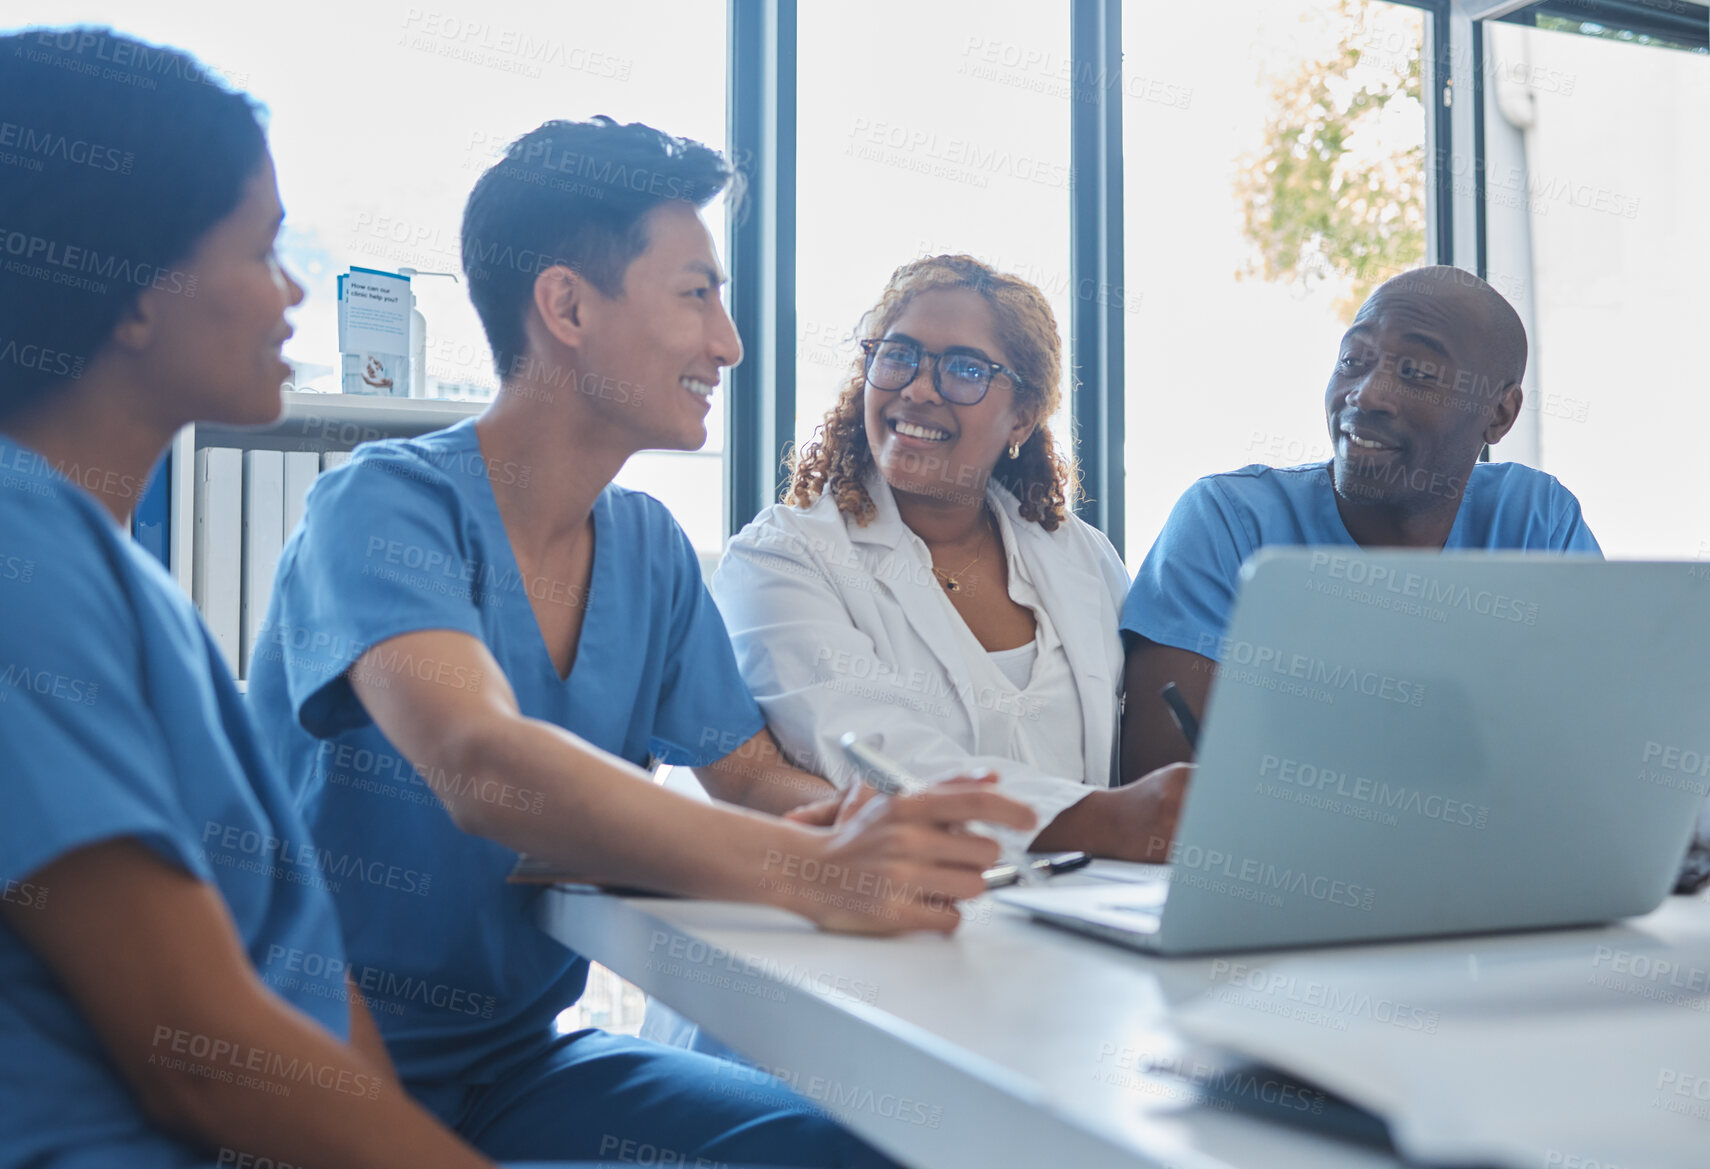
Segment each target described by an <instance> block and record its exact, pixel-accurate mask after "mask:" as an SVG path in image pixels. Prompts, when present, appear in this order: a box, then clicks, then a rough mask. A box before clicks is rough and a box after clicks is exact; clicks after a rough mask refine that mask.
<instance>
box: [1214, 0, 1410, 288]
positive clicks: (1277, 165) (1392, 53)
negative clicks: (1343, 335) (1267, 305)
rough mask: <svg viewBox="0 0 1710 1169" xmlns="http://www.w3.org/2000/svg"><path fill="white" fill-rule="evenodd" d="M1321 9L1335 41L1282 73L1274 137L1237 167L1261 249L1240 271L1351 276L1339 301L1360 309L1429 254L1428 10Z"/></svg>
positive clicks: (1378, 6) (1294, 277)
mask: <svg viewBox="0 0 1710 1169" xmlns="http://www.w3.org/2000/svg"><path fill="white" fill-rule="evenodd" d="M1321 15H1322V18H1323V19H1325V20H1327V21H1328V24H1329V27H1328V30H1327V32H1328V35H1329V37H1331V38H1332V39H1333V43H1334V46H1335V47H1334V48H1333V49H1332V50H1331V51H1329V52H1327V53H1324V54H1321V55H1320V56H1319V57H1318V58H1317V59H1313V60H1308V61H1306V62H1305V63H1304V64H1301V65H1299V66H1298V67H1296V68H1295V69H1294V70H1292V71H1291V72H1290V73H1289V74H1288V75H1286V76H1283V77H1281V78H1276V79H1273V81H1272V108H1271V113H1270V115H1269V116H1268V117H1267V119H1266V123H1265V135H1264V142H1263V145H1262V147H1261V148H1260V149H1259V150H1258V151H1257V152H1256V153H1253V154H1249V155H1247V156H1246V157H1244V158H1243V159H1242V160H1241V163H1240V169H1239V171H1238V172H1237V176H1236V180H1235V193H1236V195H1237V197H1238V198H1239V199H1240V201H1241V206H1242V213H1243V225H1244V230H1245V234H1246V236H1247V238H1248V240H1249V241H1251V243H1252V244H1253V246H1254V251H1255V256H1254V258H1253V259H1252V260H1251V261H1250V262H1249V263H1248V265H1247V268H1246V270H1245V271H1244V272H1241V273H1238V275H1240V276H1258V277H1261V278H1263V279H1265V280H1271V281H1286V282H1290V283H1294V284H1296V285H1298V286H1301V287H1304V288H1313V287H1317V286H1319V285H1321V284H1323V283H1325V282H1334V283H1336V284H1338V285H1343V286H1345V287H1346V289H1347V291H1346V292H1345V294H1343V295H1341V296H1339V297H1338V298H1337V302H1336V307H1337V310H1338V311H1339V312H1340V313H1341V315H1342V318H1343V320H1350V319H1352V317H1353V314H1354V310H1355V309H1356V308H1358V306H1359V304H1360V302H1361V301H1363V300H1364V299H1365V298H1366V296H1367V295H1368V294H1370V292H1371V291H1372V289H1374V288H1375V287H1377V285H1379V284H1381V283H1382V282H1383V281H1384V280H1386V279H1388V278H1389V277H1390V276H1392V275H1394V274H1395V273H1397V272H1399V271H1403V270H1405V269H1407V268H1410V267H1413V266H1415V265H1417V264H1419V263H1421V262H1422V261H1423V260H1424V258H1425V182H1426V179H1425V147H1424V137H1423V134H1424V110H1423V106H1422V104H1421V102H1420V83H1421V62H1420V56H1421V48H1422V44H1421V40H1422V38H1421V35H1420V17H1419V14H1418V12H1417V11H1416V10H1411V9H1404V8H1400V7H1399V6H1397V5H1394V4H1388V3H1383V2H1382V0H1339V2H1338V3H1337V5H1336V6H1335V7H1334V8H1333V9H1327V10H1321ZM1404 128H1405V129H1404ZM1413 129H1416V130H1417V133H1416V134H1415V133H1411V130H1413ZM1398 131H1400V132H1399V133H1398ZM1400 138H1406V139H1408V140H1407V141H1405V142H1400V143H1399V144H1398V142H1397V140H1398V139H1400Z"/></svg>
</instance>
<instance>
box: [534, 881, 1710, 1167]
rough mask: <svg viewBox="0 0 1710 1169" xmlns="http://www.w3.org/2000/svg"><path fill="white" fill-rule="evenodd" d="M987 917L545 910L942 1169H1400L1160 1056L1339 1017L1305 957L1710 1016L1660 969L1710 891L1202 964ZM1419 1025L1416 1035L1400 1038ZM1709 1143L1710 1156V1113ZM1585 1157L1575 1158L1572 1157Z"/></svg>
mask: <svg viewBox="0 0 1710 1169" xmlns="http://www.w3.org/2000/svg"><path fill="white" fill-rule="evenodd" d="M965 918H966V920H965V922H964V924H963V926H962V928H961V929H960V930H959V931H958V932H957V934H956V935H954V936H953V937H951V938H939V937H928V936H913V937H905V938H893V939H870V938H859V937H850V936H844V935H834V934H826V933H821V932H819V931H817V930H815V929H814V928H813V927H812V926H811V925H810V924H809V923H807V922H806V921H804V920H803V919H800V918H797V917H795V916H794V915H792V914H789V913H785V912H783V911H780V910H773V909H768V908H765V907H759V906H749V905H735V904H729V903H721V902H696V901H675V900H664V899H645V898H643V899H632V900H624V899H618V898H613V897H604V896H591V895H588V894H584V893H573V892H565V891H562V890H550V891H548V892H546V893H545V894H544V895H543V897H542V899H541V907H540V922H541V925H542V927H543V928H544V929H546V930H547V931H548V932H549V933H551V934H552V935H553V936H554V937H556V938H557V939H559V940H560V941H562V942H563V943H564V944H566V945H567V946H570V947H571V948H572V949H574V950H576V951H577V952H579V953H581V954H584V955H586V956H587V957H589V958H591V959H593V960H594V961H597V962H599V963H601V964H603V965H605V966H607V967H609V968H611V969H612V970H614V971H616V972H617V973H618V974H619V975H621V976H622V977H624V978H627V979H629V980H630V981H631V982H634V983H635V984H636V985H638V986H640V987H641V988H642V989H643V990H645V991H646V992H648V993H649V994H651V995H653V996H654V997H656V998H658V999H660V1000H662V1001H663V1002H665V1003H667V1004H668V1005H670V1006H671V1007H673V1008H675V1009H676V1010H677V1011H679V1012H680V1013H682V1014H683V1015H685V1016H687V1017H688V1018H690V1019H693V1020H695V1021H696V1022H698V1023H700V1024H701V1025H702V1027H703V1028H704V1029H705V1030H706V1031H707V1032H708V1033H709V1034H711V1035H713V1036H715V1037H716V1038H718V1039H720V1040H722V1041H723V1042H725V1043H727V1044H729V1045H730V1046H732V1047H733V1048H735V1049H737V1050H738V1051H741V1052H743V1053H744V1054H745V1055H747V1056H748V1057H749V1058H751V1059H753V1060H754V1061H755V1062H756V1063H757V1064H759V1065H760V1066H762V1067H764V1068H766V1069H768V1070H770V1071H772V1072H774V1073H775V1074H777V1075H779V1076H780V1077H781V1078H783V1079H784V1080H785V1081H786V1082H788V1083H790V1084H791V1086H793V1087H794V1088H795V1090H796V1091H798V1092H800V1093H801V1094H802V1095H804V1096H806V1097H808V1098H809V1099H812V1100H815V1101H817V1102H818V1103H820V1104H822V1105H823V1106H824V1107H825V1108H826V1109H827V1110H829V1111H830V1112H832V1113H833V1114H835V1115H837V1116H838V1118H839V1119H840V1120H842V1121H843V1122H844V1123H845V1124H847V1125H848V1126H849V1127H850V1128H852V1129H854V1130H855V1131H857V1132H858V1133H860V1134H861V1135H862V1136H863V1137H865V1138H866V1139H868V1140H869V1141H871V1142H872V1143H874V1144H875V1145H878V1146H879V1147H880V1148H882V1149H884V1150H885V1151H886V1152H888V1153H889V1154H891V1155H892V1156H894V1157H896V1158H897V1159H899V1160H901V1161H903V1162H905V1163H907V1164H909V1165H914V1166H920V1167H923V1169H940V1167H942V1169H953V1167H954V1169H959V1167H962V1166H980V1167H982V1169H987V1167H990V1169H997V1167H999V1166H1005V1165H1026V1166H1052V1167H1056V1166H1075V1167H1077V1169H1100V1167H1103V1166H1159V1167H1164V1166H1167V1167H1171V1169H1201V1167H1203V1169H1212V1167H1215V1166H1243V1167H1246V1166H1263V1167H1265V1169H1273V1167H1286V1166H1294V1165H1298V1166H1303V1167H1304V1166H1311V1167H1313V1169H1355V1167H1370V1166H1394V1165H1398V1164H1400V1162H1399V1161H1397V1160H1396V1159H1395V1158H1394V1157H1393V1156H1391V1155H1387V1154H1385V1153H1383V1152H1380V1151H1377V1150H1375V1149H1372V1148H1369V1147H1366V1146H1361V1145H1356V1144H1351V1143H1347V1142H1343V1141H1339V1140H1334V1139H1327V1138H1325V1137H1323V1136H1321V1135H1318V1134H1317V1133H1314V1132H1311V1131H1307V1130H1304V1129H1296V1128H1293V1127H1291V1126H1288V1125H1285V1124H1280V1123H1276V1122H1273V1121H1270V1120H1265V1119H1261V1118H1258V1117H1255V1116H1251V1115H1247V1114H1245V1113H1243V1112H1238V1111H1231V1110H1229V1109H1227V1108H1226V1107H1220V1106H1218V1105H1217V1104H1215V1103H1213V1102H1212V1101H1211V1100H1210V1099H1209V1098H1207V1097H1206V1096H1205V1095H1203V1094H1202V1093H1199V1092H1197V1091H1195V1090H1194V1089H1193V1088H1192V1086H1191V1084H1189V1083H1185V1082H1182V1081H1180V1080H1179V1079H1174V1078H1171V1077H1170V1076H1168V1075H1164V1074H1159V1073H1158V1072H1157V1070H1156V1065H1158V1064H1160V1063H1161V1064H1162V1065H1163V1066H1164V1067H1165V1068H1171V1067H1174V1068H1180V1069H1184V1070H1187V1071H1189V1072H1190V1073H1192V1072H1193V1071H1194V1070H1195V1069H1196V1068H1198V1069H1204V1068H1206V1067H1207V1066H1208V1065H1206V1064H1204V1063H1200V1062H1198V1061H1200V1060H1203V1059H1204V1058H1205V1057H1206V1053H1205V1052H1204V1050H1203V1049H1197V1048H1194V1047H1193V1046H1191V1045H1189V1044H1188V1043H1187V1042H1186V1041H1185V1040H1183V1039H1182V1037H1181V1036H1180V1034H1179V1033H1178V1032H1177V1031H1176V1030H1175V1029H1174V1028H1173V1027H1172V1025H1171V1016H1172V1013H1173V1012H1174V1011H1176V1010H1177V1009H1178V1008H1180V1007H1182V1006H1184V1005H1185V1004H1187V1003H1188V1002H1189V1001H1190V1000H1194V999H1197V998H1200V997H1201V996H1203V995H1206V994H1207V993H1208V992H1212V993H1215V994H1220V995H1222V996H1224V998H1225V999H1228V998H1229V996H1232V995H1247V994H1257V993H1259V992H1257V991H1255V990H1254V989H1253V988H1263V987H1265V986H1269V987H1270V988H1271V994H1270V995H1269V997H1268V998H1267V999H1266V1000H1265V1001H1263V1002H1261V1001H1259V1000H1258V999H1257V998H1255V1000H1254V1002H1253V1003H1252V1005H1253V1006H1254V1008H1255V1009H1258V1010H1266V1011H1272V1012H1274V1011H1275V1010H1276V1009H1277V1004H1278V1003H1279V1002H1282V1003H1283V1005H1284V1007H1285V1009H1288V1010H1296V1009H1299V1010H1302V1011H1306V1010H1311V1011H1318V1012H1320V1013H1321V1014H1322V1012H1323V1011H1324V1010H1325V1009H1326V1004H1325V1003H1323V1002H1322V1001H1317V1000H1314V999H1312V998H1310V997H1306V996H1300V995H1296V994H1295V993H1294V991H1293V990H1292V989H1291V990H1290V991H1289V992H1288V995H1287V997H1288V998H1291V999H1298V1000H1299V1003H1301V1004H1305V1005H1297V1004H1291V1003H1287V1002H1284V1000H1283V999H1279V998H1278V997H1277V992H1276V986H1277V985H1278V983H1279V981H1280V979H1279V978H1278V977H1276V976H1275V974H1276V972H1281V971H1284V970H1286V971H1289V972H1290V976H1291V977H1294V976H1297V975H1299V974H1300V973H1301V971H1302V970H1306V971H1308V972H1313V971H1316V972H1319V973H1322V972H1324V971H1330V972H1331V974H1330V975H1329V977H1330V978H1332V980H1342V981H1345V982H1346V983H1347V984H1348V985H1354V984H1356V983H1360V984H1369V983H1370V981H1371V980H1372V979H1374V978H1377V979H1382V978H1385V977H1390V976H1395V977H1397V978H1400V979H1403V980H1404V981H1405V983H1406V984H1407V985H1412V986H1415V987H1417V986H1421V985H1430V986H1432V987H1433V988H1434V989H1435V990H1436V991H1438V992H1440V993H1438V994H1435V995H1434V996H1433V1002H1434V1004H1435V1005H1434V1006H1433V1007H1432V1008H1431V1009H1434V1010H1435V1009H1441V1008H1442V1006H1443V1004H1444V1003H1445V1002H1455V1001H1457V1000H1456V998H1455V996H1456V995H1460V996H1471V995H1476V994H1480V993H1486V991H1487V990H1489V991H1491V992H1494V993H1498V994H1500V995H1503V996H1508V995H1511V994H1513V993H1514V991H1515V989H1516V985H1520V986H1522V988H1523V987H1524V985H1525V983H1524V979H1526V978H1530V977H1532V975H1530V974H1527V973H1525V972H1528V971H1539V970H1545V969H1552V970H1554V971H1556V974H1555V977H1556V979H1557V981H1558V982H1561V983H1563V984H1564V985H1565V984H1566V983H1567V982H1574V983H1575V984H1576V985H1577V986H1579V987H1581V988H1582V989H1580V990H1579V991H1578V992H1577V993H1578V995H1579V1000H1578V1001H1592V1000H1595V1003H1594V1005H1596V1004H1602V1003H1607V1004H1608V1005H1620V1006H1632V1005H1635V1004H1641V1003H1644V1002H1646V1001H1650V1002H1651V1003H1652V1004H1653V1005H1652V1007H1651V1008H1650V1009H1656V1010H1668V1009H1671V1008H1670V1007H1669V1006H1668V1005H1667V997H1668V996H1670V995H1672V996H1675V1001H1676V1003H1677V1005H1678V1004H1679V1003H1681V1002H1683V1001H1684V1000H1682V999H1681V997H1680V996H1683V995H1684V996H1687V997H1690V998H1693V1000H1694V1001H1693V1004H1692V1005H1693V1009H1692V1010H1691V1011H1690V1012H1684V1013H1682V1014H1681V1016H1680V1017H1681V1018H1683V1019H1685V1018H1687V1017H1688V1016H1690V1017H1691V1019H1692V1021H1693V1022H1694V1023H1696V1022H1698V1021H1699V1020H1703V1019H1704V1018H1705V1015H1704V1014H1703V1013H1702V1012H1700V1011H1698V1010H1697V1007H1699V1006H1710V999H1704V1001H1702V1002H1700V1001H1698V999H1699V998H1702V996H1704V994H1705V991H1706V990H1710V987H1704V986H1696V985H1695V984H1692V985H1685V986H1682V985H1681V984H1680V976H1679V975H1678V974H1674V975H1670V976H1669V978H1670V979H1672V981H1673V984H1674V985H1675V989H1673V990H1671V989H1670V983H1669V981H1668V980H1664V981H1663V982H1661V983H1659V982H1658V980H1657V977H1656V975H1655V974H1654V973H1653V972H1652V969H1651V967H1650V966H1649V965H1648V964H1647V963H1646V962H1645V959H1646V956H1649V957H1650V958H1651V959H1653V960H1654V959H1656V958H1663V959H1664V960H1665V961H1666V960H1669V958H1668V957H1667V956H1672V961H1673V963H1674V965H1675V967H1676V968H1677V969H1680V970H1687V971H1698V972H1699V975H1702V976H1704V977H1701V978H1699V981H1704V980H1705V978H1710V973H1707V972H1710V902H1706V901H1705V900H1703V899H1699V898H1693V899H1684V898H1670V899H1669V900H1668V902H1666V903H1665V905H1664V906H1663V908H1661V909H1659V910H1658V911H1657V912H1656V913H1653V914H1651V915H1650V916H1648V917H1645V918H1641V919H1637V920H1635V921H1632V922H1628V923H1625V924H1622V925H1616V926H1610V927H1606V928H1603V929H1597V930H1574V931H1555V932H1548V933H1535V934H1526V935H1505V936H1490V937H1478V938H1457V939H1447V940H1440V941H1432V942H1416V943H1404V944H1392V945H1375V946H1359V947H1340V948H1334V949H1320V950H1313V951H1304V952H1293V953H1289V954H1274V955H1231V956H1225V957H1221V958H1193V959H1183V958H1151V957H1146V956H1143V955H1141V954H1137V953H1133V952H1130V951H1126V950H1122V949H1119V948H1116V947H1113V946H1108V945H1104V944H1102V943H1099V942H1095V941H1092V940H1090V939H1086V938H1082V937H1079V936H1077V935H1073V934H1068V933H1065V932H1062V931H1060V930H1055V929H1051V928H1049V927H1046V926H1043V925H1039V924H1036V923H1034V922H1032V921H1030V920H1028V919H1027V918H1025V917H1024V916H1023V915H1021V914H1020V913H1018V912H1016V911H1014V910H1011V909H1008V908H1006V907H1003V906H999V905H997V904H995V903H993V902H991V901H990V900H989V899H982V900H981V901H978V902H973V903H969V904H968V905H967V906H966V907H965ZM1623 955H1624V956H1625V957H1624V958H1623V957H1621V956H1623ZM1635 959H1637V960H1638V965H1640V966H1642V967H1643V968H1644V969H1643V971H1642V973H1640V974H1638V975H1635V974H1634V969H1635ZM1302 963H1305V964H1306V965H1305V966H1303V965H1302ZM1469 972H1471V973H1470V974H1469ZM1481 972H1483V975H1482V976H1481ZM1503 972H1507V975H1506V976H1505V975H1504V974H1503ZM1484 976H1490V977H1484ZM1481 977H1484V980H1483V981H1480V979H1481ZM1491 977H1494V981H1491ZM1516 979H1519V980H1521V981H1520V982H1519V983H1516ZM1421 980H1423V982H1422V981H1421ZM1599 980H1601V981H1599ZM1475 983H1476V984H1477V985H1474V984H1475ZM1292 986H1293V984H1292V983H1291V987H1292ZM1587 995H1589V996H1592V1000H1586V999H1585V996H1587ZM1467 1001H1471V1000H1470V999H1469V1000H1467ZM1558 1006H1559V1007H1560V1008H1561V1009H1563V1010H1568V1011H1571V1010H1572V1009H1573V1003H1572V1002H1569V1001H1566V1000H1564V1001H1563V1002H1561V1003H1559V1004H1558ZM1328 1009H1329V1011H1330V1014H1329V1015H1328V1016H1324V1020H1325V1025H1326V1026H1339V1022H1338V1020H1337V1019H1336V1018H1335V1012H1336V1011H1337V1010H1348V1009H1351V1008H1347V1007H1338V1006H1336V1004H1335V1003H1334V1002H1331V1003H1330V1004H1328ZM1421 1009H1423V1008H1421ZM1366 1022H1367V1024H1369V1023H1370V1020H1369V1019H1368V1020H1366ZM1411 1025H1412V1024H1411V1023H1407V1024H1401V1023H1398V1024H1396V1026H1395V1031H1396V1034H1397V1035H1398V1036H1399V1035H1402V1034H1404V1031H1403V1027H1404V1026H1411ZM1377 1030H1379V1031H1382V1030H1384V1029H1383V1028H1378V1029H1377ZM1707 1054H1710V1053H1707ZM747 1074H748V1073H742V1074H737V1073H733V1075H732V1083H731V1086H730V1091H731V1092H733V1093H739V1092H741V1091H742V1090H743V1084H744V1082H745V1075H747ZM1201 1078H1203V1077H1201ZM746 1082H750V1083H751V1082H753V1081H752V1080H747V1081H746ZM1250 1087H1251V1091H1252V1092H1253V1093H1254V1094H1256V1093H1258V1092H1259V1091H1261V1090H1263V1091H1267V1092H1269V1093H1270V1094H1271V1095H1272V1096H1275V1094H1276V1091H1277V1089H1276V1088H1275V1085H1274V1084H1272V1085H1271V1086H1270V1087H1266V1086H1265V1085H1264V1084H1259V1083H1254V1084H1252V1085H1251V1086H1250ZM1285 1103H1286V1100H1285ZM1704 1132H1705V1137H1706V1141H1705V1144H1704V1147H1705V1148H1706V1149H1710V1124H1707V1125H1705V1126H1704ZM1707 1156H1710V1154H1707ZM1562 1163H1563V1164H1568V1163H1571V1162H1568V1161H1567V1160H1566V1155H1564V1158H1563V1161H1562ZM1706 1163H1710V1161H1707V1162H1706Z"/></svg>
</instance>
